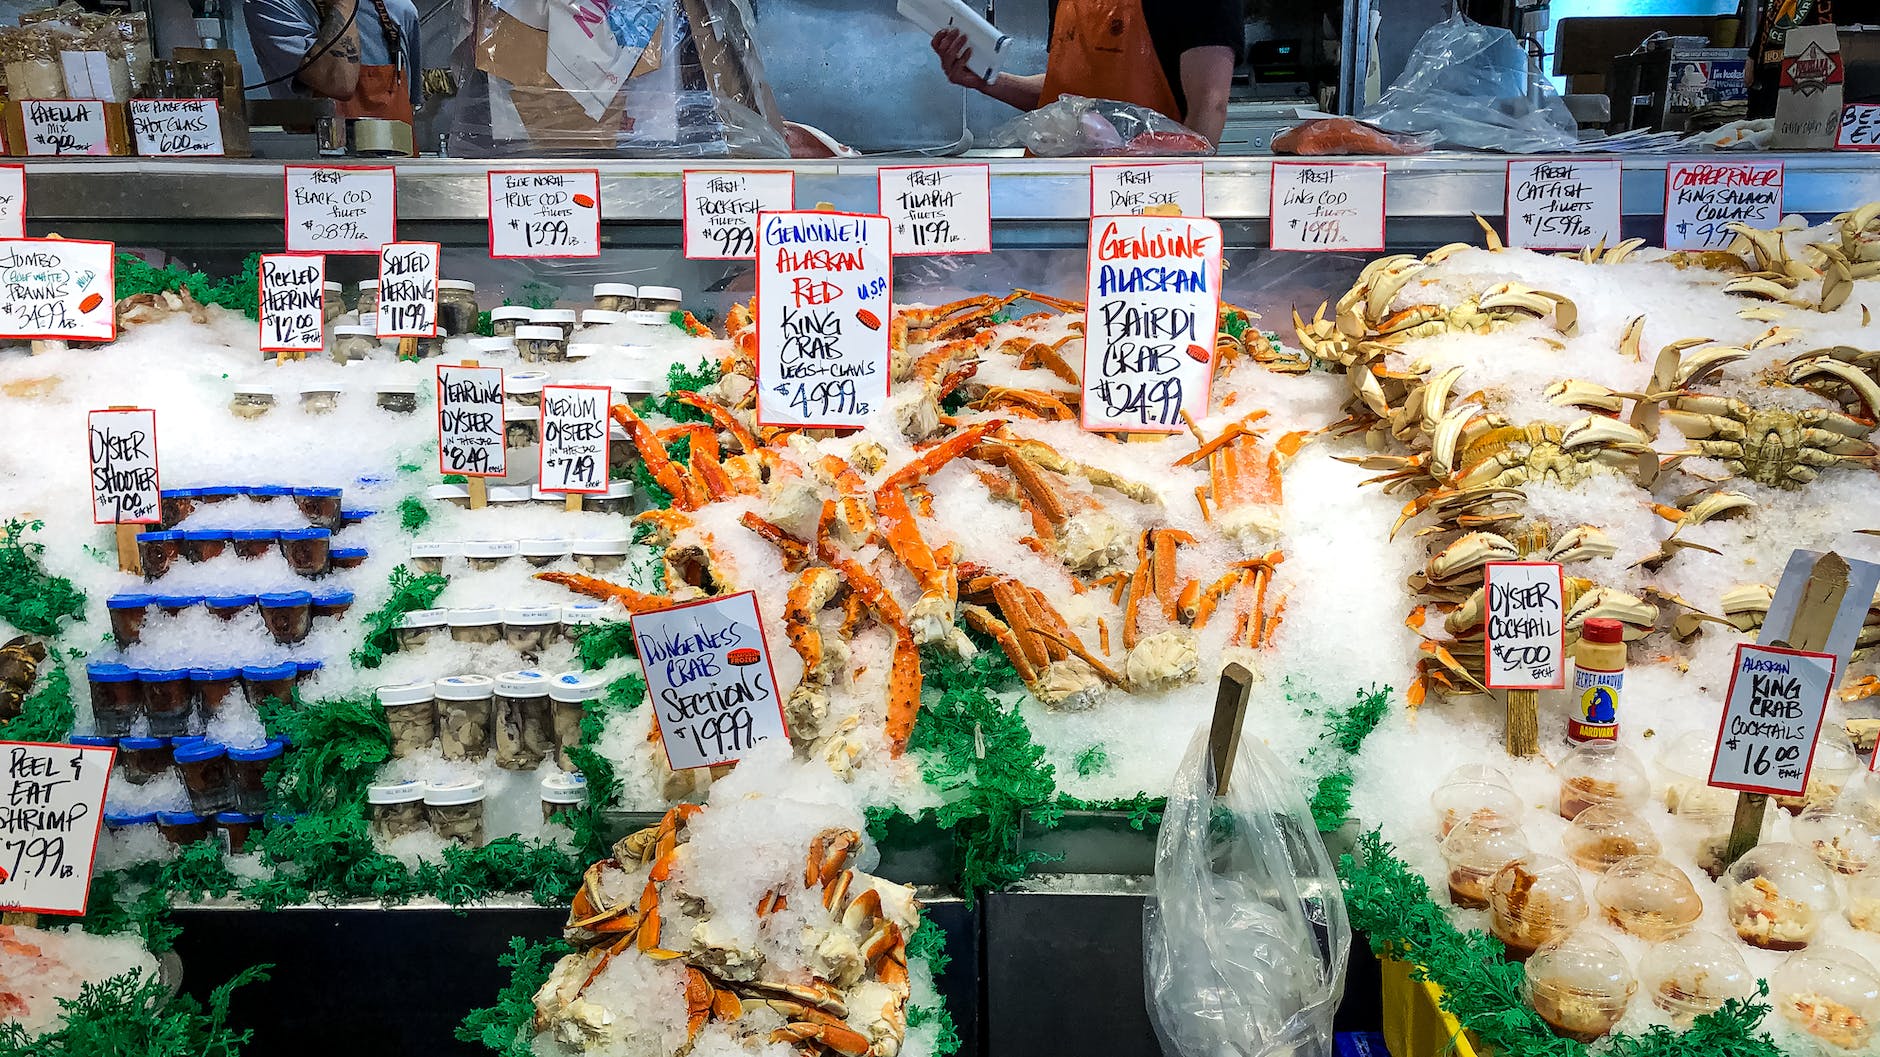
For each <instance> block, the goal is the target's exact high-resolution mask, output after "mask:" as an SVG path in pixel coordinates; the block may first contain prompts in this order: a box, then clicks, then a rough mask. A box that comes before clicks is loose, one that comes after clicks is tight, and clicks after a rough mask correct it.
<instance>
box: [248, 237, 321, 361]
mask: <svg viewBox="0 0 1880 1057" xmlns="http://www.w3.org/2000/svg"><path fill="white" fill-rule="evenodd" d="M260 268H261V276H260V283H261V351H262V352H318V351H320V350H321V349H323V348H325V347H326V256H325V255H324V254H319V253H264V254H262V255H261V265H260Z"/></svg>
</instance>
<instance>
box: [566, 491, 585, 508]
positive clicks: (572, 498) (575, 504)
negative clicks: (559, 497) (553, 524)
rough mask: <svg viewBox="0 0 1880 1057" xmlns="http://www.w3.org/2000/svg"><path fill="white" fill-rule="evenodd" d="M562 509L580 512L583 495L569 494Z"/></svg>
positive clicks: (577, 493) (578, 493)
mask: <svg viewBox="0 0 1880 1057" xmlns="http://www.w3.org/2000/svg"><path fill="white" fill-rule="evenodd" d="M562 509H564V510H580V509H581V493H580V492H569V493H568V495H567V497H566V501H565V502H564V503H563V504H562Z"/></svg>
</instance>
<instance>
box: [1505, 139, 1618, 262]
mask: <svg viewBox="0 0 1880 1057" xmlns="http://www.w3.org/2000/svg"><path fill="white" fill-rule="evenodd" d="M1619 175H1620V168H1619V160H1618V159H1617V158H1524V159H1522V160H1520V161H1511V162H1509V163H1508V201H1507V206H1506V211H1507V216H1508V245H1510V246H1518V247H1521V248H1522V249H1530V250H1577V249H1581V248H1583V247H1586V246H1596V245H1598V244H1599V243H1600V242H1602V241H1603V242H1604V243H1605V244H1606V245H1608V246H1613V245H1617V244H1618V243H1619V242H1620V241H1622V240H1623V238H1624V236H1622V235H1621V234H1620V233H1619V215H1620V214H1619Z"/></svg>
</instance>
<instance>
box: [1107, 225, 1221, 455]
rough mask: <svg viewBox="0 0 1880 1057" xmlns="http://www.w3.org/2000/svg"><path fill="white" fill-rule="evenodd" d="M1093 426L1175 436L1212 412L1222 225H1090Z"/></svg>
mask: <svg viewBox="0 0 1880 1057" xmlns="http://www.w3.org/2000/svg"><path fill="white" fill-rule="evenodd" d="M1089 261H1090V269H1089V297H1088V300H1087V302H1086V303H1087V304H1088V306H1089V307H1088V308H1087V309H1086V310H1085V315H1084V396H1083V425H1084V428H1085V429H1096V430H1122V431H1125V432H1136V433H1175V432H1179V431H1180V430H1181V429H1182V418H1181V413H1182V410H1183V409H1187V411H1188V412H1189V413H1190V414H1192V415H1195V416H1197V417H1199V416H1205V415H1206V414H1207V406H1208V386H1209V384H1210V383H1211V381H1212V379H1213V375H1214V337H1215V332H1216V329H1217V325H1218V323H1219V316H1220V308H1221V225H1219V224H1218V223H1216V222H1214V221H1212V220H1208V219H1206V218H1205V217H1185V216H1116V217H1098V218H1095V219H1093V220H1092V221H1091V222H1090V257H1089Z"/></svg>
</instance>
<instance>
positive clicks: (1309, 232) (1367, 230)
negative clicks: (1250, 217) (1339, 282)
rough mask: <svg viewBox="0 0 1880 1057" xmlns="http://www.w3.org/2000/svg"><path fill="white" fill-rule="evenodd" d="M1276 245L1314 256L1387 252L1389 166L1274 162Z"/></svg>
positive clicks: (1273, 201) (1272, 205) (1369, 162)
mask: <svg viewBox="0 0 1880 1057" xmlns="http://www.w3.org/2000/svg"><path fill="white" fill-rule="evenodd" d="M1270 206H1271V208H1270V210H1269V214H1270V216H1271V217H1272V225H1271V226H1272V247H1273V248H1274V249H1276V250H1309V251H1313V252H1340V251H1343V252H1348V251H1352V250H1365V251H1370V252H1376V251H1379V250H1382V249H1383V248H1384V163H1383V162H1381V161H1352V162H1331V163H1327V164H1323V165H1312V164H1308V163H1304V162H1274V163H1273V196H1272V201H1271V202H1270Z"/></svg>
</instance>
